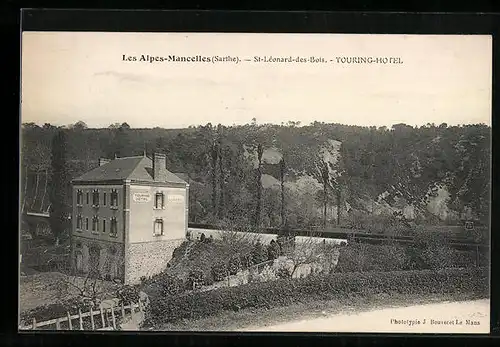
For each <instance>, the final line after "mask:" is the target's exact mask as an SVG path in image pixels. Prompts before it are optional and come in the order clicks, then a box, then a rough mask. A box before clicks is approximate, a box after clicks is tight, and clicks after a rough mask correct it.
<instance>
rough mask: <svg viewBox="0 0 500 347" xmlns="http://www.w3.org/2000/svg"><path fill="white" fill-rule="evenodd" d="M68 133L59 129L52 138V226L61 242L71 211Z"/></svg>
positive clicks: (57, 242) (56, 237)
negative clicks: (67, 151)
mask: <svg viewBox="0 0 500 347" xmlns="http://www.w3.org/2000/svg"><path fill="white" fill-rule="evenodd" d="M66 147H67V135H66V131H65V130H59V131H58V132H57V133H56V135H55V136H54V138H53V140H52V177H51V190H50V204H51V207H52V209H51V211H50V227H51V230H52V234H53V235H54V237H55V239H56V244H59V240H60V238H61V236H63V234H64V232H65V230H66V226H67V222H68V212H69V206H68V205H69V196H70V194H69V175H68V160H67V157H66V156H67V153H66Z"/></svg>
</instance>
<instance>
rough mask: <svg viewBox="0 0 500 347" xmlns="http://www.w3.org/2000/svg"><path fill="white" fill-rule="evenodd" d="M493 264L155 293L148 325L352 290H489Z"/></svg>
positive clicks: (366, 292)
mask: <svg viewBox="0 0 500 347" xmlns="http://www.w3.org/2000/svg"><path fill="white" fill-rule="evenodd" d="M488 289H489V268H468V269H446V270H438V271H434V270H419V271H394V272H367V273H333V274H331V275H327V276H324V275H323V276H320V275H313V276H309V277H306V278H301V279H278V280H275V281H270V282H263V283H249V284H245V285H242V286H238V287H230V288H221V289H218V290H212V291H205V292H191V293H185V294H182V295H179V296H176V297H156V298H151V304H150V306H149V308H148V310H147V311H146V324H147V325H151V324H158V323H166V322H173V321H176V320H179V319H190V318H195V319H196V318H203V317H207V316H211V315H214V314H217V313H220V312H222V311H226V310H229V311H237V310H241V309H245V308H271V307H277V306H286V305H289V304H292V303H298V302H304V301H311V300H332V299H336V298H340V297H342V296H346V295H349V294H361V295H372V294H379V293H399V294H410V295H416V294H431V293H436V294H452V293H453V294H459V293H463V294H474V295H475V296H478V297H481V296H486V295H487V294H488Z"/></svg>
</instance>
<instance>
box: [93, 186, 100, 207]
mask: <svg viewBox="0 0 500 347" xmlns="http://www.w3.org/2000/svg"><path fill="white" fill-rule="evenodd" d="M92 206H99V190H97V189H95V190H94V191H93V192H92Z"/></svg>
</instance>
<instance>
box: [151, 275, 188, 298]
mask: <svg viewBox="0 0 500 347" xmlns="http://www.w3.org/2000/svg"><path fill="white" fill-rule="evenodd" d="M158 282H159V284H160V286H161V289H162V293H163V295H177V294H179V293H181V292H183V291H184V290H185V289H186V283H184V281H183V280H182V279H181V278H179V277H176V276H173V275H168V274H166V275H164V276H162V277H161V279H160V280H159V281H158Z"/></svg>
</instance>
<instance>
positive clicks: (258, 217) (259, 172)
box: [255, 143, 264, 229]
mask: <svg viewBox="0 0 500 347" xmlns="http://www.w3.org/2000/svg"><path fill="white" fill-rule="evenodd" d="M263 154H264V148H263V147H262V144H261V143H259V144H258V146H257V160H258V166H257V198H256V200H257V201H256V211H255V228H257V229H259V228H260V226H261V221H262V155H263Z"/></svg>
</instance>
